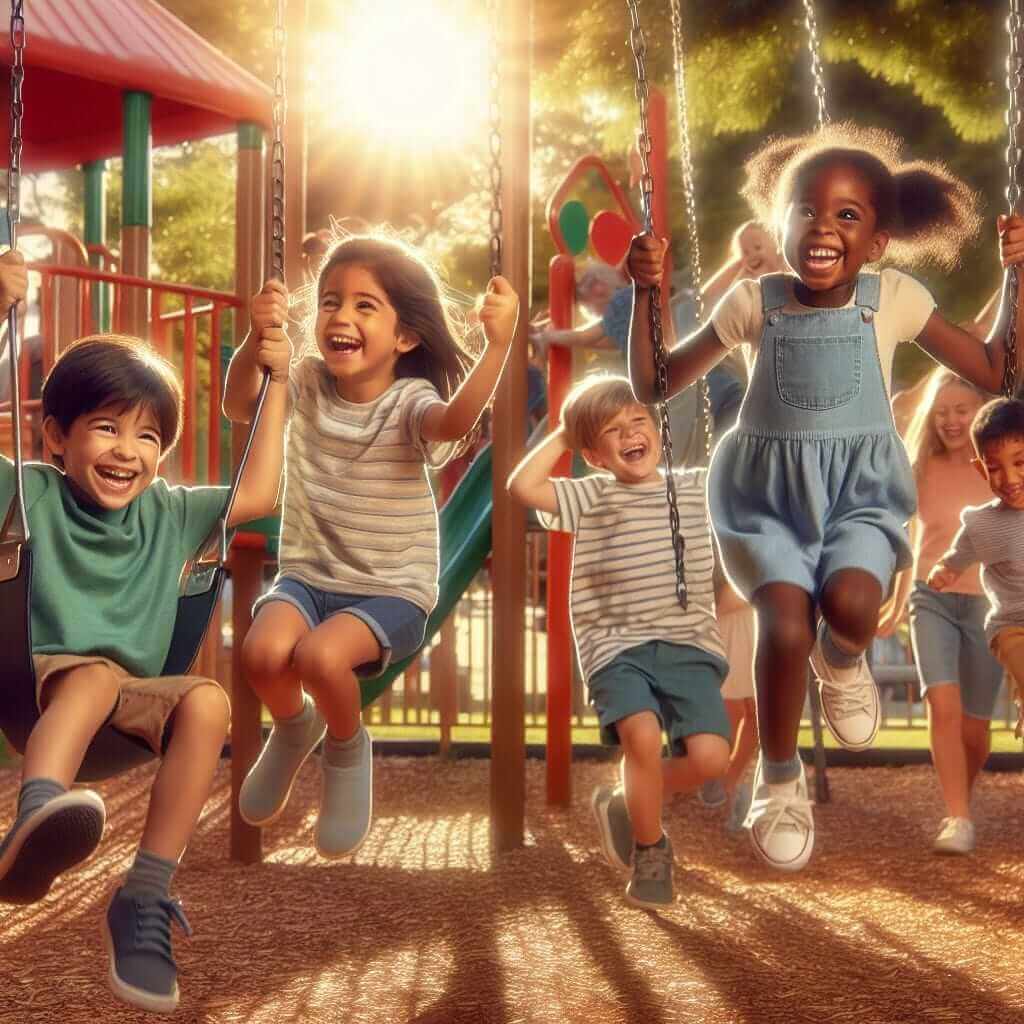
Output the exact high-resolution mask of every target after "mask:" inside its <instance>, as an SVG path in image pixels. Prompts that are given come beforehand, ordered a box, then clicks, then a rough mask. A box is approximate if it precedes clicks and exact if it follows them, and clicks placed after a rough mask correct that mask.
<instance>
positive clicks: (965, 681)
mask: <svg viewBox="0 0 1024 1024" xmlns="http://www.w3.org/2000/svg"><path fill="white" fill-rule="evenodd" d="M984 401H985V396H984V394H983V393H982V392H981V391H979V390H978V389H977V388H975V387H973V386H972V385H971V384H968V383H966V382H965V381H962V380H961V379H960V378H959V377H957V375H956V374H955V373H952V372H951V371H949V370H946V369H943V368H942V367H938V368H937V369H935V370H933V371H932V372H931V373H930V374H928V375H927V379H926V382H925V388H924V392H923V394H922V395H921V398H920V402H919V405H918V407H917V410H916V412H915V413H914V416H913V418H912V419H911V421H910V426H909V428H908V430H907V452H908V454H909V455H910V463H911V466H912V467H913V469H914V480H915V482H916V484H917V515H916V516H914V518H913V519H912V520H911V521H910V544H911V547H912V548H913V552H914V562H913V565H912V567H911V568H910V569H905V570H903V571H902V572H901V573H899V574H898V576H897V579H896V583H895V587H894V594H893V597H892V598H891V599H890V601H889V602H888V603H887V604H886V605H885V607H884V608H883V610H882V616H881V619H880V620H879V623H878V632H879V635H881V636H887V635H889V634H891V633H892V631H893V630H894V629H895V627H896V625H897V623H898V622H899V621H900V619H901V618H902V617H903V610H904V607H905V606H906V603H907V598H908V595H909V598H910V636H911V640H912V642H913V646H914V659H915V662H916V664H917V672H918V676H919V678H920V681H921V692H922V693H923V694H924V698H925V700H926V702H927V705H928V725H929V739H930V741H931V743H930V745H931V751H932V763H933V764H934V765H935V772H936V774H937V775H938V778H939V787H940V789H941V790H942V798H943V801H944V802H945V804H946V811H947V816H946V817H945V818H944V819H943V821H942V823H941V825H940V827H939V834H938V836H937V837H936V839H935V843H934V848H935V850H936V852H938V853H969V852H970V851H971V850H972V849H974V825H973V823H972V822H971V815H970V795H971V789H972V788H973V786H974V781H975V779H976V778H977V776H978V772H980V771H981V769H982V766H983V765H984V764H985V760H986V759H987V758H988V754H989V745H990V738H989V723H990V720H991V718H992V715H993V714H994V712H995V707H996V700H997V698H998V696H999V689H1000V687H1001V686H1002V682H1003V672H1002V669H1001V668H1000V666H999V663H998V662H997V661H996V659H995V658H994V657H993V656H992V653H991V651H990V650H989V645H988V641H987V640H986V639H985V629H984V623H985V613H986V611H987V609H988V602H987V601H986V600H985V596H984V594H983V593H982V589H981V581H980V580H979V578H978V571H977V569H972V570H971V571H970V572H965V573H964V574H963V575H962V576H961V577H960V578H959V579H958V580H957V582H956V583H955V584H951V585H950V586H949V587H947V589H946V591H945V592H943V593H941V594H940V593H938V592H937V591H935V590H933V589H932V588H931V587H929V586H928V584H927V583H925V580H926V579H927V578H928V575H929V573H930V572H931V570H932V568H933V567H934V565H935V563H936V562H937V561H938V559H939V558H940V556H941V555H942V553H943V552H944V551H946V550H947V549H948V548H949V546H950V542H951V541H952V540H953V536H954V535H955V534H956V532H957V528H958V526H959V525H960V514H961V512H962V511H963V509H964V507H965V506H970V505H980V504H982V503H983V502H984V501H985V500H986V499H987V498H988V497H989V495H990V493H991V492H990V491H989V489H988V487H987V485H986V483H985V480H984V478H983V477H982V476H981V475H980V474H978V473H977V472H976V471H975V467H974V465H972V463H973V462H974V461H975V460H974V458H973V456H974V449H973V447H972V445H971V434H970V429H971V421H972V420H973V419H974V417H975V414H976V413H977V412H978V410H979V409H980V408H981V406H982V403H983V402H984Z"/></svg>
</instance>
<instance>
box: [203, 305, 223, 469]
mask: <svg viewBox="0 0 1024 1024" xmlns="http://www.w3.org/2000/svg"><path fill="white" fill-rule="evenodd" d="M220 313H221V307H220V305H219V304H218V303H216V302H215V303H214V304H213V310H212V311H211V313H210V409H209V418H208V421H207V428H206V430H207V435H206V444H207V456H206V482H207V483H208V484H219V483H220V401H221V395H220Z"/></svg>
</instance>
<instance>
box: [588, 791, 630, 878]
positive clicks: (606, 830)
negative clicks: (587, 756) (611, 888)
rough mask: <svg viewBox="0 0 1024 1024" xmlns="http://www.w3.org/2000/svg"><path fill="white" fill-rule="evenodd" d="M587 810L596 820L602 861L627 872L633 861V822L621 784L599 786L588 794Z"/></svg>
mask: <svg viewBox="0 0 1024 1024" xmlns="http://www.w3.org/2000/svg"><path fill="white" fill-rule="evenodd" d="M590 809H591V810H592V811H593V812H594V819H595V820H596V821H597V829H598V834H599V835H600V837H601V852H602V853H603V854H604V857H605V860H607V861H608V863H609V864H611V866H612V867H613V868H615V869H616V870H618V871H629V869H630V866H631V865H632V863H633V825H632V823H631V822H630V820H629V811H627V810H626V797H625V794H624V793H623V791H622V787H621V786H598V787H597V788H596V789H595V790H594V792H593V793H592V794H591V795H590Z"/></svg>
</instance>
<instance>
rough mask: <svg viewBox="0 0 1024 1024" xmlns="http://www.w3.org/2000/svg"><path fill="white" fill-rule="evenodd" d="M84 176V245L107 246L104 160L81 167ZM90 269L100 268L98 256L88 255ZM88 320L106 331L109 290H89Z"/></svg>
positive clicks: (107, 329) (108, 318) (101, 288)
mask: <svg viewBox="0 0 1024 1024" xmlns="http://www.w3.org/2000/svg"><path fill="white" fill-rule="evenodd" d="M82 170H83V171H84V173H85V232H84V234H85V244H86V245H106V244H107V195H106V172H107V162H106V160H93V161H92V162H91V163H87V164H85V165H84V166H83V168H82ZM89 264H90V266H93V267H96V268H100V267H102V265H103V259H102V257H101V256H100V254H99V253H90V255H89ZM92 319H93V323H94V324H96V329H97V330H99V331H109V330H110V289H109V287H108V286H107V285H105V284H100V285H98V286H96V287H94V288H93V290H92Z"/></svg>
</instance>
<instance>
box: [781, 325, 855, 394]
mask: <svg viewBox="0 0 1024 1024" xmlns="http://www.w3.org/2000/svg"><path fill="white" fill-rule="evenodd" d="M860 375H861V339H860V338H859V337H857V336H856V335H855V336H853V337H836V338H784V337H780V338H776V340H775V381H776V385H777V386H778V389H779V398H781V399H782V401H783V402H785V403H786V405H792V406H794V407H795V408H797V409H812V410H814V411H817V412H820V411H822V410H825V409H838V408H839V406H841V405H846V403H847V402H850V401H852V400H853V399H854V398H856V397H857V396H858V395H859V394H860Z"/></svg>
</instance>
